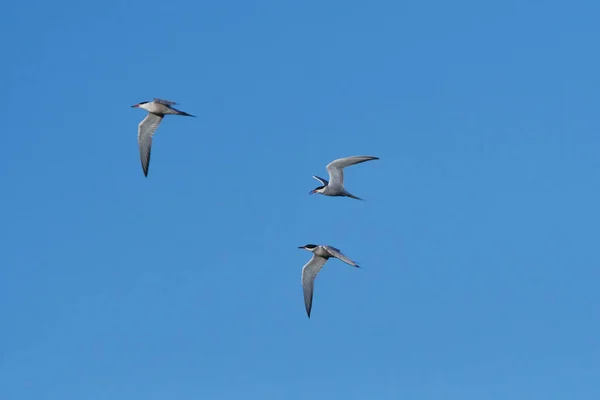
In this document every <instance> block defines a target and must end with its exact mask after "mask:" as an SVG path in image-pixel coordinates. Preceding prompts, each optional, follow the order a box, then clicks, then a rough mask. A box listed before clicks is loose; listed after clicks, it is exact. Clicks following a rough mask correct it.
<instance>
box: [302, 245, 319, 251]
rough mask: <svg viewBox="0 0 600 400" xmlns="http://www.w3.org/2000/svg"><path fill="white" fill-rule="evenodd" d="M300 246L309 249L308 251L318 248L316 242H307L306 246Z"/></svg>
mask: <svg viewBox="0 0 600 400" xmlns="http://www.w3.org/2000/svg"><path fill="white" fill-rule="evenodd" d="M298 248H299V249H304V250H308V251H315V249H316V248H317V245H316V244H307V245H305V246H300V247H298Z"/></svg>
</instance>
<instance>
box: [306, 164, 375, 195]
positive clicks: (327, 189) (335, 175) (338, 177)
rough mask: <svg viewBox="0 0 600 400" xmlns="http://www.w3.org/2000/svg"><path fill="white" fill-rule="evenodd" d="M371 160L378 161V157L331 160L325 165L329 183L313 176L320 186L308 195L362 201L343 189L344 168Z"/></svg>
mask: <svg viewBox="0 0 600 400" xmlns="http://www.w3.org/2000/svg"><path fill="white" fill-rule="evenodd" d="M371 160H379V157H371V156H352V157H346V158H338V159H337V160H333V161H332V162H330V163H329V164H327V172H329V182H327V179H323V178H319V177H318V176H316V175H313V178H315V179H316V180H318V181H320V182H321V184H322V186H319V187H318V188H316V189H314V190H311V191H310V192H309V194H313V193H319V194H324V195H325V196H346V197H351V198H353V199H357V200H362V199H361V198H360V197H356V196H354V195H353V194H350V193H349V192H348V191H347V190H346V189H345V188H344V168H346V167H348V166H350V165H354V164H360V163H362V162H365V161H371Z"/></svg>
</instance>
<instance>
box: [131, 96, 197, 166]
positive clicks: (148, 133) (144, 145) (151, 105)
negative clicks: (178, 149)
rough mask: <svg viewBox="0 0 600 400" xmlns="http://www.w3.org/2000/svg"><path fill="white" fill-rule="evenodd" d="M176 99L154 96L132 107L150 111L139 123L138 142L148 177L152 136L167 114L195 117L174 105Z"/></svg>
mask: <svg viewBox="0 0 600 400" xmlns="http://www.w3.org/2000/svg"><path fill="white" fill-rule="evenodd" d="M176 104H177V103H175V102H174V101H169V100H162V99H157V98H154V99H153V100H152V101H143V102H141V103H138V104H135V105H133V106H131V107H136V108H142V109H144V110H146V111H148V115H147V116H146V118H144V119H143V120H142V122H140V124H139V125H138V144H139V146H140V159H141V160H142V169H143V170H144V175H145V176H146V177H148V167H149V166H150V150H151V149H152V137H153V136H154V132H156V128H158V125H160V123H161V121H162V119H163V117H164V116H165V115H185V116H186V117H195V115H192V114H188V113H186V112H183V111H179V110H177V109H175V108H173V107H172V106H174V105H176Z"/></svg>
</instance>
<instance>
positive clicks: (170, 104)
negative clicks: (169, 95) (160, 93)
mask: <svg viewBox="0 0 600 400" xmlns="http://www.w3.org/2000/svg"><path fill="white" fill-rule="evenodd" d="M153 100H154V101H155V102H157V103H160V104H164V105H165V106H174V105H175V104H177V103H175V102H174V101H170V100H164V99H158V98H156V97H155V98H154V99H153Z"/></svg>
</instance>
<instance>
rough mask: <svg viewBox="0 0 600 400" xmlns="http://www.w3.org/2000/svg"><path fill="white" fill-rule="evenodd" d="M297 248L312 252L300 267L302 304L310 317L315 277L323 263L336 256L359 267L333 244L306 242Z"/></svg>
mask: <svg viewBox="0 0 600 400" xmlns="http://www.w3.org/2000/svg"><path fill="white" fill-rule="evenodd" d="M298 248H299V249H304V250H308V251H310V252H311V253H313V256H312V258H311V259H310V261H309V262H307V263H306V265H305V266H304V267H303V268H302V289H304V305H305V306H306V313H307V314H308V318H310V310H311V309H312V300H313V289H314V286H315V278H316V277H317V274H318V273H319V271H320V270H321V268H323V265H325V263H326V262H327V260H328V259H329V258H331V257H334V258H337V259H338V260H341V261H343V262H345V263H346V264H348V265H351V266H353V267H356V268H360V267H359V266H358V264H357V263H355V262H354V261H352V260H351V259H349V258H348V257H346V256H345V255H343V254H342V252H341V251H340V250H339V249H336V248H335V247H333V246H327V245H316V244H307V245H306V246H300V247H298Z"/></svg>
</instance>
